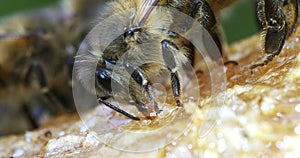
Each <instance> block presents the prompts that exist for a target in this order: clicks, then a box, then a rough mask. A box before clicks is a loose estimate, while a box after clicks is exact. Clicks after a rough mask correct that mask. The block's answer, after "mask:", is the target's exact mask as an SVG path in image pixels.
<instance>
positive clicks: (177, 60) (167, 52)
mask: <svg viewBox="0 0 300 158" xmlns="http://www.w3.org/2000/svg"><path fill="white" fill-rule="evenodd" d="M233 2H235V0H218V1H213V0H207V1H206V0H194V1H189V0H115V1H111V2H108V3H107V7H106V8H105V9H104V10H103V11H102V15H101V18H100V19H105V18H108V17H109V16H111V15H115V14H118V15H122V17H123V18H122V19H119V20H118V22H117V23H115V24H114V25H111V24H110V23H109V22H107V23H108V24H107V26H110V27H106V28H104V31H102V32H100V33H99V37H100V35H103V34H105V32H106V31H107V32H109V31H115V30H118V29H121V30H124V33H123V34H122V35H120V36H118V37H117V38H116V39H114V40H113V41H112V42H111V43H110V44H109V45H108V46H107V47H106V48H105V49H103V48H98V49H99V51H86V53H85V54H80V55H78V56H77V57H76V62H75V65H76V66H75V69H76V73H77V79H78V80H79V81H81V83H82V84H83V85H84V86H85V87H86V88H87V89H90V88H91V87H90V86H88V85H89V84H90V83H91V82H93V80H94V81H95V84H96V94H97V98H98V102H99V103H103V104H104V105H106V106H108V107H110V108H112V109H113V110H115V111H117V112H119V113H121V114H123V115H125V116H127V117H129V118H130V119H133V120H140V117H137V116H135V115H133V114H130V113H128V112H126V111H124V110H122V109H121V108H119V107H117V106H115V105H113V104H112V103H110V102H108V101H106V99H107V98H111V97H114V95H113V93H112V86H117V87H124V85H123V84H122V82H121V81H120V80H122V77H123V76H126V74H125V73H127V74H129V75H130V81H129V94H130V99H132V100H133V104H134V105H135V106H136V108H137V109H138V111H139V112H141V113H142V114H143V115H144V116H145V117H146V118H152V117H151V116H152V115H151V114H153V113H156V114H158V113H160V109H159V107H158V106H157V104H158V103H157V101H156V100H155V99H154V97H153V95H152V93H151V82H150V81H149V78H153V77H155V76H157V75H159V74H160V72H161V71H163V70H167V71H168V72H169V74H170V78H169V82H170V84H171V89H172V93H173V100H174V102H175V103H176V106H178V107H182V106H183V104H182V97H181V96H182V89H181V88H182V84H181V77H180V75H179V73H178V69H179V67H181V65H184V64H186V63H187V62H190V63H193V58H192V60H190V59H191V58H189V57H190V56H193V54H194V53H195V48H194V46H193V45H192V44H191V43H189V42H188V41H187V40H186V39H183V38H181V37H180V36H179V35H178V34H176V32H172V31H170V30H169V29H168V28H170V27H171V26H172V25H173V24H174V21H175V19H176V18H177V17H174V15H172V13H171V12H169V11H168V10H164V9H161V8H157V7H165V8H173V9H177V10H178V11H180V12H182V13H184V14H186V15H188V16H190V17H192V18H194V19H195V21H197V22H198V23H200V24H201V25H202V26H203V27H204V28H205V29H206V30H207V31H208V33H209V34H210V36H211V38H212V39H213V40H214V42H215V43H216V45H217V47H218V49H219V51H220V52H221V53H222V52H224V51H225V49H224V47H223V45H222V42H221V35H220V28H219V23H218V20H217V18H216V16H217V14H218V13H219V12H220V10H221V9H223V8H225V7H227V6H229V5H231V4H232V3H233ZM128 9H132V10H130V11H128ZM297 15H298V1H296V0H259V2H258V18H259V20H260V22H261V23H262V26H263V30H264V31H263V35H264V36H265V39H264V41H262V42H264V43H265V44H264V45H265V49H264V51H265V53H266V54H267V57H266V59H265V60H264V61H263V62H262V63H258V64H255V65H253V66H252V67H250V71H252V70H253V69H254V68H256V67H258V66H263V65H265V64H267V63H268V62H269V61H271V60H272V59H273V57H274V56H275V55H277V54H279V52H280V50H281V48H282V46H283V43H284V41H285V40H286V38H288V36H289V35H290V34H291V33H292V32H293V29H294V28H295V25H296V22H297ZM158 26H159V27H158ZM102 27H105V26H102ZM149 42H156V43H157V45H155V46H154V47H148V48H145V47H143V45H142V44H144V43H149ZM204 44H205V41H204ZM125 52H127V53H126V55H125V57H124V58H122V61H121V65H122V66H123V67H122V68H120V69H122V70H121V71H122V72H121V74H120V75H117V76H116V75H113V71H114V68H115V67H116V65H117V64H116V63H118V62H120V61H119V60H121V57H123V55H124V54H125ZM209 53H210V52H209ZM210 57H211V58H212V60H214V61H218V60H220V58H219V57H216V56H214V55H213V54H210ZM139 60H147V61H149V62H148V63H147V64H141V65H139V64H137V63H139V62H138V61H139ZM88 63H96V64H97V66H96V70H94V69H93V68H91V67H89V64H88ZM157 63H159V64H157ZM90 65H92V64H90ZM118 68H119V67H118ZM93 75H94V76H95V78H94V79H92V80H89V79H87V76H93Z"/></svg>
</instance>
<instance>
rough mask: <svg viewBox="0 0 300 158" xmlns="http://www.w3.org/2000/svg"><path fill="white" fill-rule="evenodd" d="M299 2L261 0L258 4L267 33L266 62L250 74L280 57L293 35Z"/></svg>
mask: <svg viewBox="0 0 300 158" xmlns="http://www.w3.org/2000/svg"><path fill="white" fill-rule="evenodd" d="M297 3H298V2H297V0H284V1H279V0H260V1H259V2H258V4H257V5H258V7H257V8H258V19H259V21H260V22H261V23H262V26H263V30H264V31H263V33H265V34H264V35H265V41H264V42H265V43H264V44H265V45H264V47H265V50H264V51H265V53H266V54H267V55H266V57H265V59H264V61H263V62H261V63H257V64H254V65H252V66H251V67H250V72H251V73H253V69H255V68H256V67H259V66H264V65H266V64H268V63H269V62H270V61H272V60H273V58H274V57H275V56H276V55H278V54H279V53H280V51H281V49H282V47H283V45H284V41H285V40H286V38H287V37H288V36H289V35H290V34H291V32H292V31H293V29H294V28H295V25H296V23H297V18H298V4H297Z"/></svg>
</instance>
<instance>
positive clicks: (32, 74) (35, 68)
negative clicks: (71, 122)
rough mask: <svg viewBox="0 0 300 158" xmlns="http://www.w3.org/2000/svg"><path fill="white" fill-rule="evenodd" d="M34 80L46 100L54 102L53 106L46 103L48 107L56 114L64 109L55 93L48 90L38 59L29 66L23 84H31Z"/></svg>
mask: <svg viewBox="0 0 300 158" xmlns="http://www.w3.org/2000/svg"><path fill="white" fill-rule="evenodd" d="M35 81H37V83H36V85H38V86H39V87H38V88H40V89H41V90H42V93H43V95H44V96H45V97H46V98H47V100H48V101H50V102H51V103H53V104H54V106H55V107H53V106H50V105H48V106H49V109H51V111H55V113H57V114H59V113H62V111H65V108H64V106H63V104H62V103H61V102H60V101H59V99H58V98H57V97H56V95H54V94H53V93H52V92H51V91H50V90H49V88H48V84H47V81H46V77H45V74H44V71H43V69H42V67H41V65H40V63H39V62H38V61H34V62H33V63H32V64H31V66H30V67H29V69H28V71H27V73H26V75H25V86H30V84H33V83H34V82H35Z"/></svg>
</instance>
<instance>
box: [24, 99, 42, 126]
mask: <svg viewBox="0 0 300 158" xmlns="http://www.w3.org/2000/svg"><path fill="white" fill-rule="evenodd" d="M22 109H23V111H24V113H25V115H26V117H27V118H28V120H29V122H30V124H31V126H32V128H33V129H36V128H38V127H39V123H38V121H37V117H36V116H34V115H33V114H32V110H31V108H30V106H29V105H27V104H23V106H22Z"/></svg>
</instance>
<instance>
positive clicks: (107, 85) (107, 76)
mask: <svg viewBox="0 0 300 158" xmlns="http://www.w3.org/2000/svg"><path fill="white" fill-rule="evenodd" d="M111 74H112V72H111V71H110V70H108V69H106V68H101V69H97V71H96V73H95V75H96V84H101V85H98V86H102V87H103V88H104V89H106V90H108V91H110V92H111V91H112V88H111V84H112V82H113V81H112V78H111ZM114 83H115V84H117V82H114ZM119 86H121V85H119ZM108 98H110V96H109V97H100V96H97V100H98V102H99V103H103V104H104V105H105V106H107V107H109V108H111V109H113V110H115V111H117V112H119V113H120V114H122V115H124V116H126V117H128V118H130V119H132V120H137V121H138V120H140V118H138V117H136V116H134V115H132V114H129V113H128V112H126V111H124V110H122V109H120V108H119V107H117V106H115V105H113V104H111V103H109V102H107V101H105V100H106V99H108Z"/></svg>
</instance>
